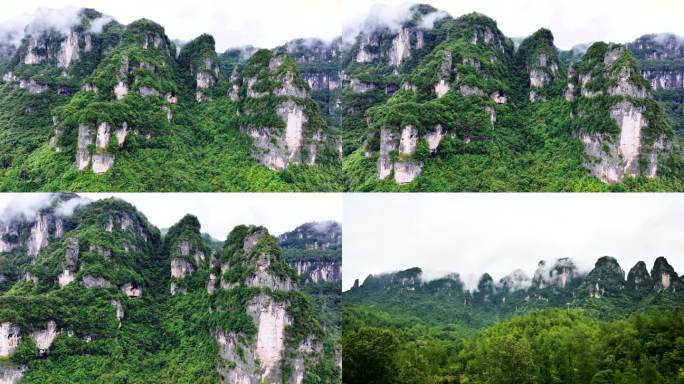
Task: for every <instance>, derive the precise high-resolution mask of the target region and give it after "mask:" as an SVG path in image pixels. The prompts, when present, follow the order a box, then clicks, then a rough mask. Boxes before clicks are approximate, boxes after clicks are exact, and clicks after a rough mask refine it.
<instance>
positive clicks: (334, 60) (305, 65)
mask: <svg viewBox="0 0 684 384" xmlns="http://www.w3.org/2000/svg"><path fill="white" fill-rule="evenodd" d="M346 48H347V47H346V44H345V43H344V42H343V41H342V38H336V39H333V40H332V41H330V42H326V41H323V40H320V39H313V38H311V39H296V40H292V41H289V42H287V43H286V44H285V45H283V46H281V47H278V48H276V49H275V50H276V51H278V52H286V53H287V54H288V55H290V56H291V57H292V58H293V59H294V60H295V61H296V62H297V66H298V68H299V72H300V73H301V75H302V78H303V79H304V81H306V82H307V83H308V84H309V87H310V88H311V97H312V98H313V99H314V100H316V101H317V102H318V103H319V104H320V106H321V114H322V115H323V117H324V118H325V121H326V122H327V124H328V126H330V127H337V128H339V127H340V124H341V118H342V115H341V112H342V108H341V106H342V101H341V100H340V90H341V82H342V79H341V76H340V75H341V74H340V67H341V61H342V57H343V54H344V52H345V49H346Z"/></svg>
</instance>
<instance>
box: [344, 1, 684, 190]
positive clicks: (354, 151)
mask: <svg viewBox="0 0 684 384" xmlns="http://www.w3.org/2000/svg"><path fill="white" fill-rule="evenodd" d="M431 11H434V10H430V9H429V8H428V9H422V8H419V7H416V8H414V9H412V12H413V13H412V14H413V16H414V18H417V19H420V18H421V17H422V16H421V15H422V14H423V13H429V12H431ZM403 27H404V28H408V29H409V30H411V31H416V30H417V29H415V28H414V27H415V22H414V21H408V22H406V23H405V24H404V25H403ZM411 28H414V29H411ZM420 33H422V35H421V36H423V37H424V45H423V47H422V48H413V46H412V50H411V53H410V56H409V57H408V58H407V59H406V60H405V61H404V62H402V64H401V66H399V67H398V68H396V69H394V68H392V67H390V65H389V63H388V58H387V56H386V55H388V52H390V47H389V45H383V44H389V42H391V40H392V39H393V38H394V37H395V36H396V32H391V31H389V30H383V29H378V30H377V31H375V32H373V36H372V39H375V40H379V41H380V44H379V45H373V46H371V47H370V48H366V50H367V51H369V52H371V54H374V55H376V58H373V59H372V60H371V61H370V62H364V63H359V62H357V60H355V56H354V55H356V54H357V53H358V52H359V49H360V47H361V46H362V44H364V40H363V38H360V39H357V43H356V45H354V47H352V49H351V52H350V54H349V55H348V58H347V61H346V62H345V63H346V65H347V67H346V71H347V72H348V73H349V75H350V77H352V78H353V79H357V80H358V81H360V82H361V83H363V84H365V85H366V86H369V87H371V88H370V90H364V91H353V90H352V89H346V90H345V92H346V93H343V105H344V107H345V108H346V113H345V114H344V116H343V120H342V122H343V134H344V151H345V154H346V155H347V156H346V158H345V160H344V163H343V172H344V174H345V182H346V184H345V188H346V189H348V190H353V191H445V192H446V191H653V190H681V189H682V188H683V185H682V170H683V169H684V167H682V164H681V158H680V156H679V155H678V153H679V151H680V148H679V144H678V140H677V139H676V138H673V136H672V132H673V131H672V128H671V127H674V128H675V129H678V125H677V124H678V120H677V119H678V118H677V117H676V115H675V114H670V115H669V116H671V117H670V118H669V120H666V119H665V115H664V113H663V112H664V111H663V109H662V106H661V105H660V104H658V103H656V102H655V101H653V100H652V99H637V98H635V97H625V96H608V95H607V89H608V88H609V87H611V86H615V85H616V84H617V82H618V79H619V78H620V76H623V75H624V73H625V71H627V73H629V77H628V80H627V81H628V82H629V84H631V85H633V86H634V87H642V88H643V89H646V90H650V84H649V83H648V82H647V81H646V80H645V79H644V78H643V77H642V76H641V75H640V74H639V66H638V63H637V60H636V59H635V57H634V56H633V55H631V54H630V53H629V51H624V52H623V53H621V54H620V55H619V56H618V57H617V60H616V61H615V62H614V63H612V64H611V65H608V66H604V56H605V55H606V54H607V52H608V51H609V50H610V49H614V48H615V47H616V46H615V45H609V44H605V43H596V44H594V45H593V46H592V47H591V49H589V51H588V52H587V54H586V55H584V57H574V56H571V57H567V55H564V56H563V57H561V55H559V53H558V50H557V49H556V48H555V47H554V46H553V35H552V34H551V32H550V31H549V30H546V29H540V30H539V31H537V32H536V33H534V34H532V35H531V36H529V37H527V38H526V39H524V40H523V41H522V42H521V43H520V45H519V47H518V48H517V49H515V50H514V49H513V43H512V41H511V39H509V38H507V37H505V36H504V35H503V34H502V33H501V32H500V31H499V30H498V28H497V25H496V22H494V21H493V20H491V19H490V18H488V17H486V16H484V15H481V14H468V15H464V16H461V17H459V18H456V19H454V18H451V17H445V18H443V19H440V20H438V21H437V22H435V24H434V28H433V29H432V30H428V31H423V30H420ZM484 36H487V37H486V38H485V37H484ZM411 38H412V39H413V37H411ZM412 43H414V42H413V41H412ZM366 44H367V43H366ZM561 59H562V60H561ZM571 66H572V68H570V67H571ZM578 73H579V77H580V78H581V77H582V76H584V75H590V76H591V77H590V78H589V80H588V82H587V83H586V84H580V82H579V80H578ZM533 74H534V75H535V76H536V79H537V80H536V81H537V82H538V83H539V82H540V81H541V80H539V79H544V80H543V83H539V84H541V85H539V86H535V87H532V86H531V83H532V81H531V77H532V75H533ZM569 75H570V76H569ZM440 80H441V81H445V82H446V84H448V85H449V91H448V92H446V94H444V95H443V96H439V97H438V95H436V91H435V85H436V84H437V83H438V82H439V81H440ZM569 83H570V84H571V85H573V86H574V90H573V89H570V90H569V91H567V92H568V93H566V86H567V84H569ZM464 86H465V87H470V88H469V89H465V91H464V88H463V87H464ZM581 87H585V88H586V89H587V90H590V91H592V92H597V95H595V96H591V97H588V96H587V97H584V96H585V94H584V93H581V92H580V88H581ZM468 92H472V93H468ZM496 94H499V95H506V96H507V100H506V101H505V102H495V98H494V96H493V95H496ZM390 95H391V96H390ZM568 95H570V96H572V99H571V100H567V99H566V98H568V97H570V96H568ZM622 100H626V101H628V102H630V103H632V104H633V105H635V106H638V107H644V109H645V117H646V118H647V119H648V121H649V125H648V127H647V128H646V129H645V130H644V132H643V135H642V136H643V142H644V143H645V144H646V145H649V143H653V142H654V140H656V139H657V138H660V137H665V138H669V139H670V140H673V146H674V148H675V150H674V152H673V155H668V154H665V155H663V162H661V167H660V169H659V170H658V177H656V178H653V179H648V178H646V177H643V176H639V177H636V178H635V177H626V178H625V179H624V180H623V181H622V182H621V183H619V184H616V185H606V184H604V183H603V182H601V181H599V180H598V179H596V178H595V177H593V176H592V175H591V174H590V172H589V171H588V170H587V167H586V163H587V155H585V147H584V145H583V144H582V143H581V142H580V141H579V140H577V136H578V133H580V132H600V133H605V134H609V135H616V132H619V129H618V127H617V125H616V123H615V121H614V120H613V119H612V118H611V116H610V114H609V111H610V108H611V107H612V106H613V105H615V104H616V103H618V102H620V101H622ZM668 108H670V109H673V108H677V105H675V104H671V105H668ZM672 116H675V117H672ZM438 124H439V125H440V126H441V129H442V130H443V131H444V136H443V137H442V139H441V142H439V145H438V148H437V149H436V150H434V151H432V152H431V151H430V150H429V149H428V143H427V138H426V136H427V135H428V134H431V133H432V132H434V131H435V130H436V127H437V125H438ZM407 125H411V126H413V127H415V128H416V129H417V133H418V143H417V148H416V150H415V152H414V153H413V154H411V155H409V156H407V155H402V156H399V154H398V153H391V154H390V159H391V160H392V161H397V160H401V161H409V162H412V163H413V164H420V165H421V166H422V171H421V173H420V175H419V176H417V177H416V178H415V180H414V181H412V182H410V183H408V184H405V185H399V184H397V183H396V182H395V181H394V180H393V178H392V176H391V175H392V174H390V176H389V177H387V178H386V179H385V180H378V178H377V171H376V169H377V164H378V155H379V152H380V151H381V143H380V141H381V137H380V136H381V135H380V130H381V129H389V130H390V131H392V132H394V134H395V136H399V135H401V129H403V128H404V127H406V126H407ZM397 141H398V140H397ZM395 145H396V144H395ZM397 152H398V151H397ZM645 165H646V161H645V160H644V159H642V161H641V162H640V167H641V174H642V175H643V174H644V173H645V172H644V169H645V168H644V167H645ZM393 172H394V171H393Z"/></svg>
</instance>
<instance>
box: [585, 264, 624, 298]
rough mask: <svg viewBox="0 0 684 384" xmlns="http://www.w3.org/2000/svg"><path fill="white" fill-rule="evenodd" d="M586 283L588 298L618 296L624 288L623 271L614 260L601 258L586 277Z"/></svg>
mask: <svg viewBox="0 0 684 384" xmlns="http://www.w3.org/2000/svg"><path fill="white" fill-rule="evenodd" d="M587 283H588V290H589V296H590V297H595V298H600V297H603V296H608V295H611V296H614V295H618V294H620V293H621V292H622V290H623V289H624V287H625V271H623V270H622V268H620V265H619V264H618V262H617V260H616V259H615V258H613V257H610V256H603V257H601V258H599V259H598V261H597V262H596V265H595V266H594V269H593V270H591V272H589V274H588V275H587Z"/></svg>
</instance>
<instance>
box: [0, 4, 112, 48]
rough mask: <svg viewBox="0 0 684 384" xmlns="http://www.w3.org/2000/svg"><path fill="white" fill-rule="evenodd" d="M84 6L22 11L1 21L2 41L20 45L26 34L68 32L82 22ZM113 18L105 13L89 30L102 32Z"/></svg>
mask: <svg viewBox="0 0 684 384" xmlns="http://www.w3.org/2000/svg"><path fill="white" fill-rule="evenodd" d="M82 9H83V8H82V7H76V6H73V5H67V6H65V7H63V8H58V9H55V8H46V7H39V8H37V9H36V10H35V11H34V12H30V13H20V14H17V15H14V16H13V17H11V18H10V19H7V20H3V21H2V22H0V42H4V43H8V44H11V45H13V46H15V47H18V46H19V45H20V44H21V41H22V39H23V38H24V37H25V36H30V35H34V36H35V35H39V34H41V33H43V32H47V31H56V32H59V33H60V34H62V35H66V34H68V33H69V32H70V31H71V29H72V27H74V26H76V25H78V24H79V23H80V20H81V17H80V15H79V12H80V11H81V10H82ZM112 20H113V18H112V17H111V16H106V15H103V16H102V17H99V18H97V19H95V20H93V21H92V22H91V24H90V29H89V32H91V33H101V32H102V28H103V27H104V26H105V25H106V24H107V23H109V22H111V21H112Z"/></svg>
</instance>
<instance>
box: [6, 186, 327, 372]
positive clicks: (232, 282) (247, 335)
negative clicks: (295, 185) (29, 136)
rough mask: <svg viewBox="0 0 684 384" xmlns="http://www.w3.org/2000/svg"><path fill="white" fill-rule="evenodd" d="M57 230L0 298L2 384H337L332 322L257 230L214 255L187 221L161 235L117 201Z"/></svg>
mask: <svg viewBox="0 0 684 384" xmlns="http://www.w3.org/2000/svg"><path fill="white" fill-rule="evenodd" d="M69 222H70V223H71V224H70V226H68V227H65V230H64V233H63V235H62V236H61V237H60V238H58V239H51V240H50V243H49V244H48V245H47V246H46V247H44V248H43V249H42V250H41V251H40V252H39V253H38V255H37V256H36V257H35V259H34V261H32V262H31V263H29V264H26V265H23V266H19V269H20V270H21V271H22V273H23V278H22V280H21V281H19V282H17V283H15V284H13V285H12V287H11V288H10V290H9V291H7V292H6V293H4V294H2V295H0V304H1V305H0V324H1V327H0V355H1V356H2V357H3V362H2V363H0V378H1V379H2V380H5V381H7V382H15V381H12V380H19V379H22V377H23V380H22V382H24V383H34V382H41V383H53V382H54V383H57V382H111V381H116V380H118V378H124V377H129V378H132V377H135V380H137V381H141V382H167V381H169V382H178V381H197V382H224V383H235V382H240V383H251V384H260V383H262V382H287V383H292V384H299V383H303V382H311V380H319V381H313V382H332V383H334V382H340V376H339V368H338V367H337V365H336V359H338V357H337V354H338V353H339V347H338V346H337V343H338V341H337V339H332V338H330V337H327V338H324V335H323V331H322V328H321V325H320V321H319V317H320V318H321V319H327V318H328V317H330V316H335V315H334V314H328V313H319V314H316V312H314V310H313V304H312V303H311V299H310V298H309V296H308V295H307V294H306V293H303V292H302V291H300V289H299V288H298V287H299V285H298V282H297V281H298V275H297V273H296V271H295V270H294V269H292V268H290V267H289V266H287V264H286V263H285V260H284V258H283V256H282V251H281V249H280V248H279V247H278V245H277V240H276V239H275V238H274V237H273V236H270V235H269V234H268V231H266V229H265V228H261V227H247V226H238V227H236V228H235V229H234V230H233V231H232V232H231V233H230V235H229V236H228V239H227V240H226V242H225V243H224V244H223V246H222V249H221V250H220V251H216V250H215V249H214V248H213V247H212V246H210V244H208V243H207V242H206V241H205V239H204V236H202V234H201V232H200V224H199V222H198V220H197V218H195V217H194V216H190V215H188V216H185V217H184V218H183V219H182V220H180V221H179V222H178V223H177V224H175V225H174V226H172V227H171V228H169V230H168V232H167V233H166V235H165V236H164V237H163V238H160V233H159V230H158V229H156V228H154V227H153V226H152V225H150V224H149V222H147V220H146V219H145V217H144V216H143V215H142V214H141V213H139V212H138V211H136V210H135V208H134V207H133V206H131V205H130V204H128V203H125V202H123V201H121V200H116V199H107V200H101V201H96V202H93V203H90V204H87V205H85V206H82V207H79V208H76V210H75V212H74V214H73V216H70V217H69ZM325 310H326V311H331V310H333V309H331V308H325ZM338 332H339V331H338Z"/></svg>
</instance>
